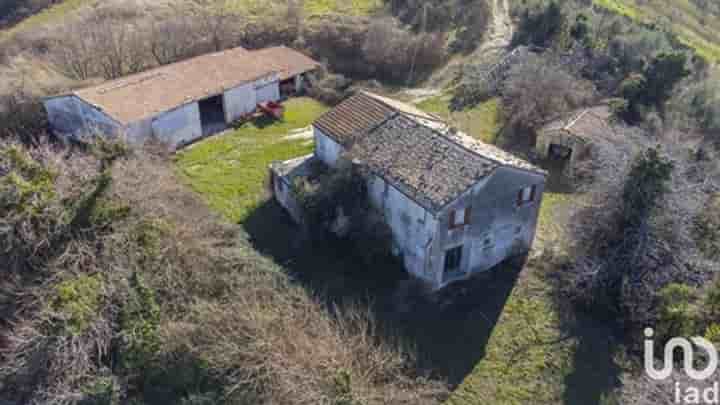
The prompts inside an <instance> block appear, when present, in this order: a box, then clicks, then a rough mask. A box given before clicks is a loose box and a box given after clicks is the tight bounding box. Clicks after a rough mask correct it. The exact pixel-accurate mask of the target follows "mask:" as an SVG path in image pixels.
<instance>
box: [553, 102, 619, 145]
mask: <svg viewBox="0 0 720 405" xmlns="http://www.w3.org/2000/svg"><path fill="white" fill-rule="evenodd" d="M611 117H612V112H611V111H610V107H609V106H607V105H598V106H595V107H590V108H585V109H581V110H576V111H573V112H571V113H570V114H568V115H566V116H565V117H563V118H561V119H558V120H555V121H553V122H550V123H549V124H547V125H545V126H544V127H543V128H542V129H540V133H548V132H555V131H562V132H565V133H567V134H569V135H573V136H576V137H578V138H583V139H594V138H600V137H605V136H607V135H608V134H611V133H612V128H611V127H610V124H609V120H610V118H611Z"/></svg>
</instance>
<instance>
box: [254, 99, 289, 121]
mask: <svg viewBox="0 0 720 405" xmlns="http://www.w3.org/2000/svg"><path fill="white" fill-rule="evenodd" d="M258 108H260V111H262V112H264V113H265V114H267V115H270V116H272V117H274V118H276V119H282V117H283V113H284V112H285V108H284V107H283V106H282V104H280V103H276V102H274V101H265V102H263V103H260V104H258Z"/></svg>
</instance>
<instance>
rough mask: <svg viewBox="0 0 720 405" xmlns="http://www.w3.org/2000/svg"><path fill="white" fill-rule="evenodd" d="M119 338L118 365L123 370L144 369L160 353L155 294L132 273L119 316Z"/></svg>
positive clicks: (158, 316) (157, 309)
mask: <svg viewBox="0 0 720 405" xmlns="http://www.w3.org/2000/svg"><path fill="white" fill-rule="evenodd" d="M120 328H121V331H120V333H121V336H122V339H123V350H122V352H121V366H122V367H123V368H125V369H127V370H139V371H142V370H143V369H145V368H146V367H147V366H148V365H149V364H150V362H151V361H152V360H153V359H154V357H155V355H156V353H157V352H158V351H159V350H160V343H161V342H160V333H159V330H160V306H159V305H158V303H157V301H156V299H155V291H154V290H152V289H151V288H149V287H147V286H146V285H145V282H144V281H143V279H142V277H140V275H138V274H137V273H134V274H133V275H132V277H131V279H130V293H129V296H128V299H127V302H126V303H125V306H124V307H123V309H122V313H121V314H120Z"/></svg>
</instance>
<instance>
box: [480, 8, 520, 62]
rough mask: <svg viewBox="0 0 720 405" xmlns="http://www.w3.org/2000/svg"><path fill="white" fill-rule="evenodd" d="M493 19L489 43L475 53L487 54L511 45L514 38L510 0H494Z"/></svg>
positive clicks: (486, 42)
mask: <svg viewBox="0 0 720 405" xmlns="http://www.w3.org/2000/svg"><path fill="white" fill-rule="evenodd" d="M492 9H493V18H492V24H491V25H490V35H489V36H488V39H487V41H485V43H484V44H482V45H481V46H480V48H479V49H478V51H475V52H474V53H473V55H474V56H475V55H476V54H477V53H478V52H487V51H490V50H496V49H503V48H506V47H507V46H508V45H510V41H511V40H512V36H513V26H512V20H511V19H510V3H509V0H493V2H492Z"/></svg>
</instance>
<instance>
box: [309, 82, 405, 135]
mask: <svg viewBox="0 0 720 405" xmlns="http://www.w3.org/2000/svg"><path fill="white" fill-rule="evenodd" d="M395 112H396V110H395V109H393V108H391V107H390V106H388V105H387V104H385V103H383V102H381V101H379V100H378V99H376V98H374V97H371V96H369V95H368V94H367V93H365V92H362V93H358V94H356V95H354V96H352V97H350V98H348V99H346V100H345V101H343V102H342V103H340V104H338V105H337V106H336V107H335V108H333V109H331V110H330V111H328V112H326V113H325V114H323V115H321V116H320V118H318V119H317V120H315V122H314V123H313V125H314V126H315V127H316V128H318V129H320V130H321V131H322V132H323V133H324V134H325V135H327V136H329V137H330V138H332V139H334V140H335V141H337V142H338V143H339V144H341V145H345V146H347V145H349V144H350V143H351V142H352V141H353V140H354V138H355V137H356V136H358V135H362V134H364V133H366V132H367V131H369V130H371V129H372V128H373V127H375V126H377V125H380V124H381V123H382V122H383V121H385V120H386V119H388V118H389V117H390V116H391V115H393V114H394V113H395Z"/></svg>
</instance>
